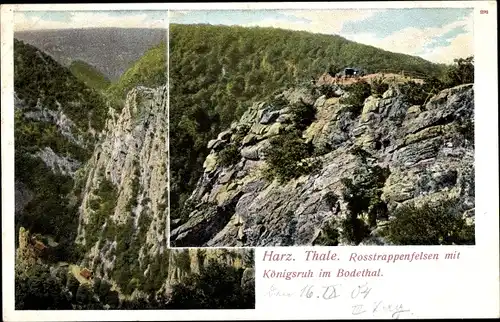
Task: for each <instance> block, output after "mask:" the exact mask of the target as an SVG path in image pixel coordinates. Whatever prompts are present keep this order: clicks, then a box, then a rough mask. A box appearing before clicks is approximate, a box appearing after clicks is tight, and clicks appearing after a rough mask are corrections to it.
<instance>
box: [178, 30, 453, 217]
mask: <svg viewBox="0 0 500 322" xmlns="http://www.w3.org/2000/svg"><path fill="white" fill-rule="evenodd" d="M169 51H170V53H169V60H170V63H169V83H170V84H169V85H170V155H171V179H172V185H171V187H172V191H171V206H172V210H171V211H172V214H173V217H176V216H177V214H176V213H177V208H178V205H179V204H182V203H183V202H184V200H185V199H186V198H187V196H188V195H189V194H190V193H191V191H192V188H193V186H194V184H196V181H197V180H198V178H199V176H200V174H201V166H202V164H203V161H204V160H205V157H206V155H207V154H208V150H207V148H206V145H207V143H208V141H209V140H211V139H214V138H216V137H217V134H218V133H219V132H220V131H221V130H223V129H225V128H227V127H228V126H229V125H230V124H231V122H233V121H235V120H237V119H239V117H240V116H241V115H242V114H243V112H244V111H245V110H246V109H247V108H248V107H249V106H250V105H251V104H252V103H253V102H255V101H260V100H265V99H268V98H269V97H270V96H271V95H272V94H273V93H275V92H277V91H281V90H282V89H285V88H288V87H291V86H294V85H297V83H301V82H303V81H309V80H310V79H311V78H314V79H317V78H318V77H319V76H320V75H321V74H322V73H324V72H326V71H328V70H329V69H330V67H331V66H332V65H335V66H336V67H339V68H342V67H348V66H356V67H359V68H362V69H363V70H364V71H365V72H366V73H372V72H377V71H381V70H387V69H390V70H405V71H410V72H416V73H424V74H426V75H429V76H440V74H441V73H442V71H443V68H442V66H440V65H436V64H433V63H431V62H428V61H426V60H424V59H422V58H419V57H413V56H409V55H404V54H396V53H391V52H388V51H384V50H381V49H378V48H375V47H372V46H367V45H362V44H359V43H355V42H352V41H349V40H346V39H344V38H342V37H340V36H331V35H321V34H312V33H308V32H302V31H290V30H282V29H274V28H260V27H256V28H245V27H236V26H231V27H228V26H211V25H176V24H173V25H170V36H169Z"/></svg>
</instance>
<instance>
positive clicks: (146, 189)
mask: <svg viewBox="0 0 500 322" xmlns="http://www.w3.org/2000/svg"><path fill="white" fill-rule="evenodd" d="M166 142H167V88H166V87H161V88H159V89H149V88H145V87H138V88H136V89H134V90H132V91H131V92H130V93H129V94H128V95H127V99H126V103H125V106H124V108H123V110H122V111H121V113H114V112H113V111H111V116H110V118H109V119H108V121H107V124H106V129H105V131H103V133H102V134H101V140H100V143H99V145H98V146H97V147H96V149H95V150H94V153H93V155H92V158H91V159H90V160H89V162H88V163H87V165H86V166H85V169H84V170H83V175H82V186H83V190H82V206H81V207H80V226H79V228H78V239H77V241H78V242H80V243H82V244H85V245H86V247H87V248H89V247H93V248H92V250H93V251H92V252H91V253H89V254H88V258H89V260H90V261H91V262H93V261H95V260H96V259H97V258H99V259H100V261H102V267H103V269H104V270H108V269H112V267H113V258H114V257H116V256H114V254H113V250H114V249H116V246H117V245H116V244H117V241H116V236H117V234H118V233H119V229H118V230H117V229H114V231H113V232H110V233H109V234H108V232H109V228H110V227H111V226H113V227H114V228H117V227H121V225H122V226H123V225H127V224H128V223H129V222H130V221H131V224H132V227H131V230H130V233H132V234H135V233H137V232H138V230H139V229H141V232H140V234H142V235H144V237H145V240H144V244H141V245H140V247H141V251H140V254H141V255H140V256H139V260H140V259H141V258H142V256H144V254H150V255H156V254H158V253H160V252H163V250H164V248H165V247H166V246H167V245H166V241H167V220H166V205H167V185H168V175H167V167H168V163H167V160H168V156H167V143H166ZM139 223H141V227H139ZM106 228H108V230H106ZM127 228H129V227H127Z"/></svg>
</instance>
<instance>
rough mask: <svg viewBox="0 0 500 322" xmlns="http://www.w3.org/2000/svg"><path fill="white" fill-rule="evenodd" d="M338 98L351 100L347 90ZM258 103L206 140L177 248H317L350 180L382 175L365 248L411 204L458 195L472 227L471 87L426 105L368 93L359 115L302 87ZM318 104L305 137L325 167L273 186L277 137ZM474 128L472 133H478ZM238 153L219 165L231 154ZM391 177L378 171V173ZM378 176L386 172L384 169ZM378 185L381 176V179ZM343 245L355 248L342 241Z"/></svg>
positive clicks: (344, 206)
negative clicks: (271, 162)
mask: <svg viewBox="0 0 500 322" xmlns="http://www.w3.org/2000/svg"><path fill="white" fill-rule="evenodd" d="M336 94H337V95H334V96H339V95H343V96H346V95H348V94H346V93H343V92H342V90H341V89H338V90H337V91H336ZM280 100H281V102H284V103H282V104H281V106H280V105H277V104H274V105H273V104H272V103H267V102H263V103H255V104H254V105H253V106H252V107H251V108H249V110H248V111H247V112H246V113H245V114H244V115H243V116H242V117H241V119H240V121H239V122H237V123H234V124H233V125H232V126H231V128H230V129H228V130H227V131H224V132H222V133H221V134H220V135H219V136H218V138H217V139H215V140H212V141H210V142H209V144H208V148H209V149H211V153H210V154H209V155H208V157H207V158H206V161H205V164H204V171H205V172H204V174H203V176H202V177H201V178H200V179H199V182H198V185H197V187H196V189H195V190H194V191H193V193H192V195H191V197H190V198H189V200H188V201H187V203H186V205H185V207H184V214H183V217H182V218H181V219H180V220H179V219H178V220H176V222H175V225H172V228H173V229H172V231H171V236H170V240H171V244H172V245H173V246H176V247H189V246H208V247H213V246H219V247H220V246H291V245H314V244H317V243H318V238H321V236H322V235H324V234H325V231H326V230H327V229H328V227H330V226H331V225H336V224H338V223H339V222H340V221H341V220H343V219H345V218H346V217H347V216H348V215H349V212H350V210H349V204H348V201H346V200H345V194H346V191H347V190H346V189H347V187H346V183H345V180H344V179H345V178H348V179H350V180H351V183H352V184H353V185H354V186H356V185H358V186H363V185H366V182H368V181H370V180H372V178H373V176H375V173H378V172H380V173H382V174H383V175H382V174H381V175H380V178H378V179H380V180H381V187H379V189H378V190H377V191H378V192H379V195H378V197H379V198H380V205H381V211H380V215H379V216H378V218H377V222H376V225H375V227H372V231H371V234H370V235H369V236H367V237H366V238H364V240H363V241H362V242H361V243H362V244H382V245H384V244H387V243H388V242H387V241H386V240H384V238H381V237H380V236H378V234H377V232H378V231H379V230H380V229H379V228H380V226H382V225H383V224H384V223H387V221H390V220H391V219H392V218H391V213H392V211H393V210H394V209H396V208H398V207H400V206H402V205H405V204H407V203H413V204H417V205H418V204H424V203H427V204H429V203H435V202H440V201H443V200H448V199H451V198H454V197H458V198H459V201H460V209H461V211H463V212H464V214H465V213H467V214H468V218H469V224H473V217H474V216H473V215H471V213H473V209H474V142H473V140H474V136H473V122H474V94H473V85H472V84H467V85H461V86H457V87H454V88H449V89H446V90H443V91H441V92H440V93H439V94H437V95H435V96H434V97H432V98H430V99H429V100H428V101H427V102H426V104H424V105H411V104H409V103H408V100H406V99H405V95H403V94H402V92H401V91H400V89H399V86H398V85H393V86H391V87H389V89H388V90H387V91H385V92H384V93H383V95H372V96H370V97H368V98H367V99H366V100H365V102H364V106H363V108H362V110H361V111H360V112H358V113H354V112H353V111H352V110H350V109H348V108H346V106H345V105H344V104H341V103H340V102H339V98H338V97H332V98H328V99H327V98H326V97H325V96H324V95H323V96H320V97H317V96H314V95H313V94H311V93H309V92H307V91H304V90H295V91H293V90H292V91H287V92H285V93H283V94H281V95H280V96H279V97H276V98H275V100H274V101H275V102H276V101H280ZM297 101H302V102H305V103H306V104H314V107H315V108H316V119H315V120H314V121H313V122H312V124H310V125H309V126H308V127H307V128H306V129H305V130H304V131H303V132H302V136H303V140H304V141H305V142H309V143H311V144H312V145H313V146H314V150H315V152H316V153H315V158H316V159H318V160H320V162H321V166H320V168H319V169H318V170H317V171H315V172H312V173H310V174H307V175H302V176H299V177H298V178H295V179H291V180H289V181H287V182H284V183H280V182H278V181H277V180H274V181H270V180H266V177H265V176H264V174H263V173H264V172H263V170H265V169H266V167H267V166H268V165H267V164H266V155H265V154H266V149H268V147H269V141H270V139H271V138H272V137H274V136H277V135H279V134H281V133H283V132H284V131H287V129H289V128H290V127H292V126H293V125H292V124H291V123H292V122H291V121H290V120H291V114H290V106H292V105H293V104H294V103H295V102H297ZM471 131H472V135H471ZM231 145H236V146H237V147H238V152H239V155H238V157H237V160H235V161H234V162H233V164H231V165H227V164H225V165H221V163H220V161H219V160H220V159H221V154H222V153H223V152H222V151H224V149H225V148H226V147H228V146H231ZM377 169H378V170H383V171H378V170H377ZM377 171H378V172H377ZM378 179H377V180H378ZM339 244H340V245H342V244H349V242H348V241H346V240H340V241H339Z"/></svg>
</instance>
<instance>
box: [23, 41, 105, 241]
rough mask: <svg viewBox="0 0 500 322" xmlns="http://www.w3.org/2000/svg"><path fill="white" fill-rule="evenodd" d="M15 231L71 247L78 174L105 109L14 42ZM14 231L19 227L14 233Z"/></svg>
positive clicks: (61, 70) (64, 72) (44, 58)
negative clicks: (73, 195)
mask: <svg viewBox="0 0 500 322" xmlns="http://www.w3.org/2000/svg"><path fill="white" fill-rule="evenodd" d="M14 92H15V94H14V95H15V99H14V102H15V125H14V131H15V133H14V138H15V171H16V227H19V226H24V227H26V228H28V229H30V230H32V231H33V232H37V233H43V234H49V235H52V236H53V237H54V238H56V239H57V240H58V241H59V242H60V243H61V248H62V249H61V250H64V248H65V247H67V246H68V245H70V244H72V243H73V239H74V237H75V236H74V235H75V233H76V225H77V221H76V220H75V217H74V216H75V212H76V209H75V207H76V203H75V200H72V199H70V198H68V195H69V194H70V192H71V189H72V187H73V180H74V177H75V175H76V171H77V170H78V169H79V168H80V167H81V165H82V164H83V163H85V162H86V161H87V159H88V158H89V157H90V155H91V153H92V150H93V147H94V144H95V141H96V140H97V137H98V135H97V133H98V132H99V131H100V130H101V129H102V128H103V126H104V122H105V119H106V117H105V115H106V112H107V105H106V103H105V101H104V100H103V98H102V97H101V96H100V95H99V94H98V93H97V92H95V91H94V90H92V89H90V88H88V87H87V86H85V84H84V83H83V82H80V81H79V80H78V79H77V78H75V76H73V74H72V73H71V72H70V71H69V70H68V69H67V68H65V67H62V66H61V65H59V63H57V62H56V61H54V60H53V59H52V58H51V57H50V56H48V55H47V54H45V53H43V52H41V51H39V50H38V49H36V48H35V47H33V46H31V45H28V44H24V43H23V42H21V41H18V40H17V39H15V40H14ZM16 230H17V229H16Z"/></svg>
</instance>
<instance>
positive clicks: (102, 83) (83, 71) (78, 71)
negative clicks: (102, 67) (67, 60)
mask: <svg viewBox="0 0 500 322" xmlns="http://www.w3.org/2000/svg"><path fill="white" fill-rule="evenodd" d="M69 70H70V71H71V72H72V73H73V75H75V76H76V78H78V79H79V80H81V81H83V82H84V83H85V85H87V86H88V87H90V88H94V89H97V90H101V91H104V90H105V89H107V88H108V87H109V85H111V81H110V80H109V79H108V78H107V77H106V76H104V74H102V73H101V72H100V71H99V70H98V69H97V68H95V67H94V66H92V65H90V64H87V63H86V62H84V61H82V60H75V61H73V62H72V63H71V65H70V66H69Z"/></svg>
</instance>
